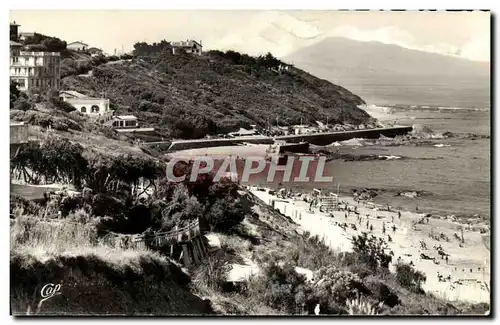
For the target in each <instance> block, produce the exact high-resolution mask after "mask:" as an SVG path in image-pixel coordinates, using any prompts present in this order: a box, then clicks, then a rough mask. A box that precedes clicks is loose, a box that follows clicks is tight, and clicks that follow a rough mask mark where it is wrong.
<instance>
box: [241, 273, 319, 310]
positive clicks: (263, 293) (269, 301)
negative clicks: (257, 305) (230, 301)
mask: <svg viewBox="0 0 500 325" xmlns="http://www.w3.org/2000/svg"><path fill="white" fill-rule="evenodd" d="M248 296H249V297H251V298H252V299H255V300H257V301H259V302H263V303H264V304H266V305H267V306H270V307H271V308H274V309H277V310H280V311H283V312H286V313H287V314H302V313H303V312H304V311H305V308H306V306H308V305H310V301H311V299H312V298H313V295H312V288H311V286H310V285H309V284H307V283H306V278H305V277H304V276H303V275H300V274H298V273H297V272H296V271H295V268H294V267H293V265H291V264H285V265H284V266H282V267H280V266H278V265H277V264H274V263H271V264H270V265H267V266H266V267H265V268H264V269H263V270H262V274H260V275H258V276H255V277H253V278H251V279H250V281H249V283H248Z"/></svg>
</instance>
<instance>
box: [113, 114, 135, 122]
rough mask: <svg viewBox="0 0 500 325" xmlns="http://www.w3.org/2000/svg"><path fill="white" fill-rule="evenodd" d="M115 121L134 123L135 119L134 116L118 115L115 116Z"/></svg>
mask: <svg viewBox="0 0 500 325" xmlns="http://www.w3.org/2000/svg"><path fill="white" fill-rule="evenodd" d="M115 119H117V120H123V121H134V120H137V117H135V116H134V115H118V116H115Z"/></svg>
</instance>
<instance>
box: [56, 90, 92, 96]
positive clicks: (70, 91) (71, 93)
mask: <svg viewBox="0 0 500 325" xmlns="http://www.w3.org/2000/svg"><path fill="white" fill-rule="evenodd" d="M62 93H66V94H68V95H71V96H74V97H77V98H88V96H86V95H84V94H81V93H79V92H77V91H74V90H62V91H60V92H59V94H62Z"/></svg>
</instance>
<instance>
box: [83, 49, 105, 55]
mask: <svg viewBox="0 0 500 325" xmlns="http://www.w3.org/2000/svg"><path fill="white" fill-rule="evenodd" d="M87 52H88V53H90V56H92V57H95V56H102V55H104V52H103V51H102V50H101V49H98V48H97V47H89V48H88V49H87Z"/></svg>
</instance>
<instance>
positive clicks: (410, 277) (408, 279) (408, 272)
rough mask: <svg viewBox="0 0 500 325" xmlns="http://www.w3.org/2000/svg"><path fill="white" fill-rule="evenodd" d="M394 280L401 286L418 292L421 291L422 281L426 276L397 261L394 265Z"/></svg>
mask: <svg viewBox="0 0 500 325" xmlns="http://www.w3.org/2000/svg"><path fill="white" fill-rule="evenodd" d="M396 280H397V281H398V283H399V284H400V285H401V286H403V287H405V288H407V289H409V290H411V291H413V292H418V293H419V292H423V290H422V283H424V282H425V281H426V280H427V277H426V276H425V274H424V273H422V272H420V271H417V270H415V269H414V268H413V267H412V266H411V265H409V264H405V263H398V264H397V265H396Z"/></svg>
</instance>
